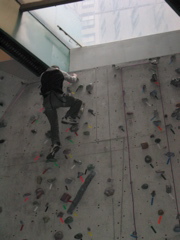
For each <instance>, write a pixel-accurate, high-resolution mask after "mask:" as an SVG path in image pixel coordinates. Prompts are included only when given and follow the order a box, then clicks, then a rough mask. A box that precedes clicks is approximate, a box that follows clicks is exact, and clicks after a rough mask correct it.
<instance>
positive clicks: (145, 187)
mask: <svg viewBox="0 0 180 240" xmlns="http://www.w3.org/2000/svg"><path fill="white" fill-rule="evenodd" d="M148 187H149V185H148V184H147V183H144V184H143V185H142V186H141V188H142V189H148Z"/></svg>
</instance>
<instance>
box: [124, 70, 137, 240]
mask: <svg viewBox="0 0 180 240" xmlns="http://www.w3.org/2000/svg"><path fill="white" fill-rule="evenodd" d="M122 69H123V68H121V69H120V73H121V86H122V98H123V110H124V119H125V126H126V138H127V150H128V163H129V175H130V187H131V198H132V208H133V209H132V210H133V223H134V231H135V232H137V231H136V218H135V206H134V205H135V204H134V193H133V186H132V184H133V182H132V174H131V154H130V146H129V134H128V127H127V118H126V109H125V99H124V85H123V73H122ZM136 239H138V237H136Z"/></svg>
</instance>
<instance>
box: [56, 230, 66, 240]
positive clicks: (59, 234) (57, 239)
mask: <svg viewBox="0 0 180 240" xmlns="http://www.w3.org/2000/svg"><path fill="white" fill-rule="evenodd" d="M63 237H64V235H63V233H62V232H61V231H59V232H56V233H55V234H54V239H55V240H62V239H63Z"/></svg>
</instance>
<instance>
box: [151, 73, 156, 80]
mask: <svg viewBox="0 0 180 240" xmlns="http://www.w3.org/2000/svg"><path fill="white" fill-rule="evenodd" d="M150 81H151V82H157V75H156V73H153V74H152V77H151V80H150Z"/></svg>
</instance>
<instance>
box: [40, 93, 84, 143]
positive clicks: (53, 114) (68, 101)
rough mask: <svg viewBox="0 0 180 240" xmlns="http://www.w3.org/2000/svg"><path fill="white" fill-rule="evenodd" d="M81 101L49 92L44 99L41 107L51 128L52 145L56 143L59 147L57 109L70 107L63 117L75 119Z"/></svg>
mask: <svg viewBox="0 0 180 240" xmlns="http://www.w3.org/2000/svg"><path fill="white" fill-rule="evenodd" d="M81 105H82V101H81V100H79V99H76V98H74V97H72V96H68V95H66V94H59V93H57V92H54V91H51V92H49V93H48V94H47V96H46V97H44V101H43V106H44V108H45V111H44V114H45V115H46V116H47V118H48V120H49V123H50V127H51V141H52V145H54V144H56V143H58V144H60V145H61V142H60V137H59V123H58V115H57V108H59V107H70V109H69V110H68V111H67V113H66V115H65V117H66V118H67V117H72V118H76V117H77V116H78V113H79V110H80V108H81Z"/></svg>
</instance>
